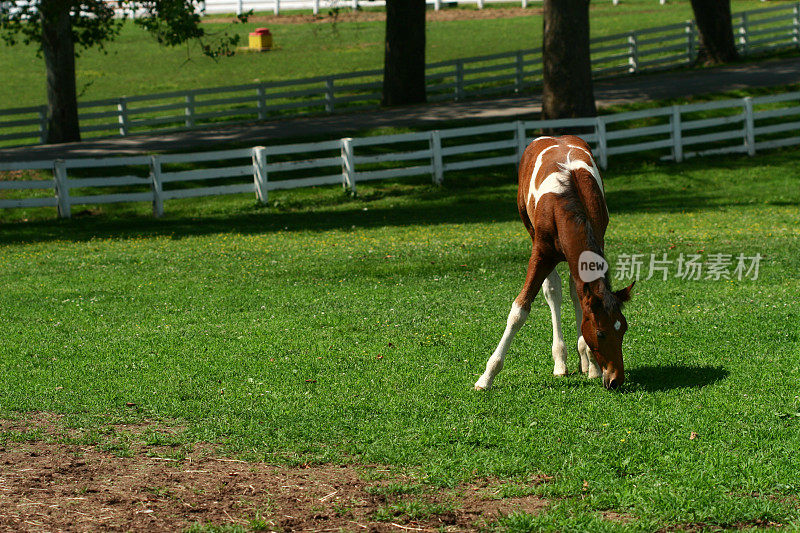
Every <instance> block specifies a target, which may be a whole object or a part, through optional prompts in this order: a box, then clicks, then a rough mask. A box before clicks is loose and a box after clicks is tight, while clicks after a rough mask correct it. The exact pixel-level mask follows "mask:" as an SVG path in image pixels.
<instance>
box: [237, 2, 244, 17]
mask: <svg viewBox="0 0 800 533" xmlns="http://www.w3.org/2000/svg"><path fill="white" fill-rule="evenodd" d="M243 3H244V2H243V0H238V2H236V14H237V15H241V14H242V13H243V12H244V5H243Z"/></svg>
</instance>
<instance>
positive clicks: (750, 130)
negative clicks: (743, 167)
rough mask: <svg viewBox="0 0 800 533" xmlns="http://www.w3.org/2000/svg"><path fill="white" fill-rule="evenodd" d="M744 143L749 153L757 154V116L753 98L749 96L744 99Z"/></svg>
mask: <svg viewBox="0 0 800 533" xmlns="http://www.w3.org/2000/svg"><path fill="white" fill-rule="evenodd" d="M743 100H744V145H745V147H747V155H749V156H754V155H756V130H755V118H754V117H753V100H752V98H750V97H749V96H747V97H745V98H744V99H743Z"/></svg>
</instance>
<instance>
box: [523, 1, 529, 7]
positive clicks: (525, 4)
mask: <svg viewBox="0 0 800 533" xmlns="http://www.w3.org/2000/svg"><path fill="white" fill-rule="evenodd" d="M527 7H528V0H522V9H525V8H527Z"/></svg>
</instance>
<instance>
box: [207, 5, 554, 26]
mask: <svg viewBox="0 0 800 533" xmlns="http://www.w3.org/2000/svg"><path fill="white" fill-rule="evenodd" d="M327 13H328V10H326V9H321V10H320V14H319V15H312V14H297V13H292V12H291V11H289V12H287V13H286V14H283V15H253V16H251V17H250V18H249V19H248V22H254V23H259V24H261V23H263V24H315V23H316V24H331V23H333V22H373V21H380V20H386V13H385V12H384V11H352V10H349V9H343V10H341V11H340V12H339V13H338V14H336V15H335V16H332V15H328V14H327ZM541 14H542V10H541V8H527V9H523V8H521V7H492V8H487V9H441V10H439V11H434V10H429V11H427V13H426V15H425V19H426V20H427V21H428V22H441V21H450V20H483V19H499V18H516V17H530V16H539V15H541ZM203 22H204V23H209V24H212V23H213V24H231V23H233V22H236V18H235V17H218V16H214V15H209V16H207V17H205V18H203Z"/></svg>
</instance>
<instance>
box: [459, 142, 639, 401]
mask: <svg viewBox="0 0 800 533" xmlns="http://www.w3.org/2000/svg"><path fill="white" fill-rule="evenodd" d="M517 207H518V208H519V214H520V216H521V217H522V223H523V224H525V227H526V228H527V229H528V233H530V235H531V239H532V240H533V251H532V252H531V258H530V262H529V263H528V273H527V276H526V278H525V283H524V284H523V286H522V290H521V291H520V293H519V296H517V298H516V299H515V300H514V303H513V305H512V306H511V313H509V315H508V321H507V324H506V329H505V332H504V333H503V337H502V338H501V339H500V343H499V344H498V346H497V349H495V351H494V353H493V354H492V356H491V357H490V358H489V361H488V362H487V363H486V371H485V372H484V373H483V375H481V377H480V379H478V381H477V382H476V383H475V388H476V389H479V390H480V389H489V388H490V387H491V386H492V381H493V380H494V378H495V376H497V373H498V372H500V370H501V369H502V368H503V360H504V358H505V355H506V353H507V352H508V348H509V346H510V345H511V341H512V340H513V338H514V335H516V333H517V331H519V329H520V328H521V327H522V325H523V324H524V323H525V319H526V318H527V317H528V313H529V312H530V310H531V302H532V301H533V299H534V297H535V296H536V293H538V292H539V289H540V288H542V289H543V291H544V298H545V300H546V301H547V304H548V305H549V306H550V313H551V315H552V319H553V360H554V362H555V366H554V368H553V374H554V375H556V376H563V375H566V373H567V349H566V346H565V344H564V335H563V333H562V331H561V278H560V277H559V275H558V273H557V272H556V270H555V266H556V265H557V264H558V263H560V262H562V261H566V262H567V264H568V265H569V271H570V277H569V282H570V295H571V296H572V303H573V305H574V307H575V319H576V323H577V325H578V328H577V329H578V354H579V356H580V371H581V372H588V374H589V377H590V378H595V377H600V376H601V375H602V376H603V385H605V387H606V388H607V389H615V388H616V387H618V386H620V385H621V384H622V382H623V381H624V380H625V370H624V367H623V363H622V337H623V335H624V334H625V330H627V329H628V324H627V322H626V321H625V317H624V316H622V304H623V303H624V302H626V301H627V300H629V299H630V294H631V289H632V288H633V283H631V285H630V286H629V287H627V288H625V289H622V290H620V291H617V292H612V291H611V285H610V282H609V279H608V272H607V268H608V267H607V263H605V261H604V260H603V259H602V258H603V257H604V253H603V237H604V235H605V231H606V227H607V226H608V209H607V207H606V202H605V197H604V193H603V181H602V179H601V178H600V172H599V171H598V170H597V165H596V164H595V162H594V158H593V157H592V152H591V150H590V148H589V145H587V144H586V143H585V142H584V141H583V140H582V139H580V138H579V137H575V136H572V135H565V136H563V137H539V138H538V139H536V140H534V141H533V142H532V143H531V144H530V145H529V146H528V147H527V148H526V150H525V153H524V154H523V156H522V161H521V162H520V165H519V189H518V191H517ZM587 252H591V253H587ZM581 254H584V255H583V257H582V256H581ZM587 257H589V258H594V260H595V262H600V263H602V264H603V265H604V267H603V268H605V269H606V271H605V272H604V273H603V272H602V271H601V272H599V273H596V274H595V275H592V271H591V270H586V268H587V267H588V266H590V265H587V260H586V259H587ZM594 266H595V267H596V266H597V265H596V264H595V265H594ZM595 272H596V271H595ZM593 278H594V279H593ZM584 280H586V281H584Z"/></svg>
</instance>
